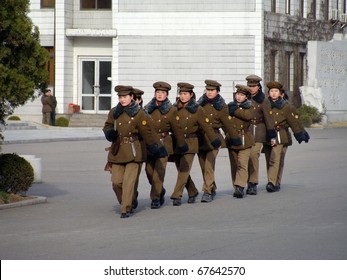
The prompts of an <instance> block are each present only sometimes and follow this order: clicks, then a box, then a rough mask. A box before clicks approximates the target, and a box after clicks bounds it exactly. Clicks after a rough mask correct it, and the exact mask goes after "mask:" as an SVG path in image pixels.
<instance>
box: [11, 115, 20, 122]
mask: <svg viewBox="0 0 347 280" xmlns="http://www.w3.org/2000/svg"><path fill="white" fill-rule="evenodd" d="M8 120H9V121H20V117H18V116H9V117H8Z"/></svg>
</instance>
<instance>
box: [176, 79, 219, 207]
mask: <svg viewBox="0 0 347 280" xmlns="http://www.w3.org/2000/svg"><path fill="white" fill-rule="evenodd" d="M177 86H178V91H179V99H178V100H177V102H176V103H175V105H174V106H175V107H176V108H177V110H178V113H177V114H178V115H177V117H176V121H177V122H179V125H180V126H181V128H182V129H183V131H184V137H185V139H186V142H187V144H188V151H187V152H185V153H183V154H179V155H178V154H175V164H176V167H177V170H178V175H177V181H176V185H175V189H174V191H173V193H172V195H171V199H172V200H173V205H174V206H180V205H181V203H182V202H181V198H182V194H183V190H184V187H185V186H186V187H187V190H188V196H189V198H188V203H194V202H195V198H196V196H197V195H198V193H199V192H198V190H197V189H196V188H195V186H194V184H193V183H190V184H187V182H188V179H189V178H190V177H189V173H190V170H191V168H192V164H193V160H194V156H195V154H196V153H198V151H199V142H198V131H199V129H202V130H203V131H204V133H206V135H207V138H208V140H209V142H210V144H211V145H212V147H213V148H214V149H218V148H219V147H220V146H221V140H220V139H219V138H218V135H217V134H216V132H215V131H214V130H213V128H212V127H211V126H210V124H209V122H210V120H209V118H208V116H206V114H205V113H204V111H203V109H202V107H201V106H200V105H199V104H198V103H197V102H196V100H195V93H194V91H193V88H194V86H193V85H191V84H189V83H178V84H177ZM190 180H191V178H190Z"/></svg>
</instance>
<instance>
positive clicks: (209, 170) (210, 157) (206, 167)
mask: <svg viewBox="0 0 347 280" xmlns="http://www.w3.org/2000/svg"><path fill="white" fill-rule="evenodd" d="M218 152H219V150H211V151H200V152H199V153H198V159H199V164H200V168H201V172H202V177H203V179H204V184H203V187H202V191H203V192H207V193H209V194H211V193H212V191H213V190H216V189H217V186H216V184H215V177H214V170H215V166H216V158H217V155H218Z"/></svg>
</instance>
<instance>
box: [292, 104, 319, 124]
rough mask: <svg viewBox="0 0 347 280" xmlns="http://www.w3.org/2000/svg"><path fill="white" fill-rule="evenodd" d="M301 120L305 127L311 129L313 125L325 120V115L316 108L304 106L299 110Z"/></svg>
mask: <svg viewBox="0 0 347 280" xmlns="http://www.w3.org/2000/svg"><path fill="white" fill-rule="evenodd" d="M298 112H299V115H300V120H301V123H302V125H303V126H305V127H309V126H310V125H311V124H313V123H320V122H321V121H322V118H323V114H322V113H320V112H319V111H318V109H317V108H316V107H313V106H309V105H306V104H304V105H302V106H301V107H300V108H299V109H298Z"/></svg>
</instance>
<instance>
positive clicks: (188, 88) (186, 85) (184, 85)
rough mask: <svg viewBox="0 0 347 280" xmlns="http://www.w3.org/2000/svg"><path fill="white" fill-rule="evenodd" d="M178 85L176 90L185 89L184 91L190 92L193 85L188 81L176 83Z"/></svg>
mask: <svg viewBox="0 0 347 280" xmlns="http://www.w3.org/2000/svg"><path fill="white" fill-rule="evenodd" d="M177 86H178V90H179V91H180V92H181V91H185V92H190V91H192V90H193V88H194V86H193V85H192V84H189V83H177Z"/></svg>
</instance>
